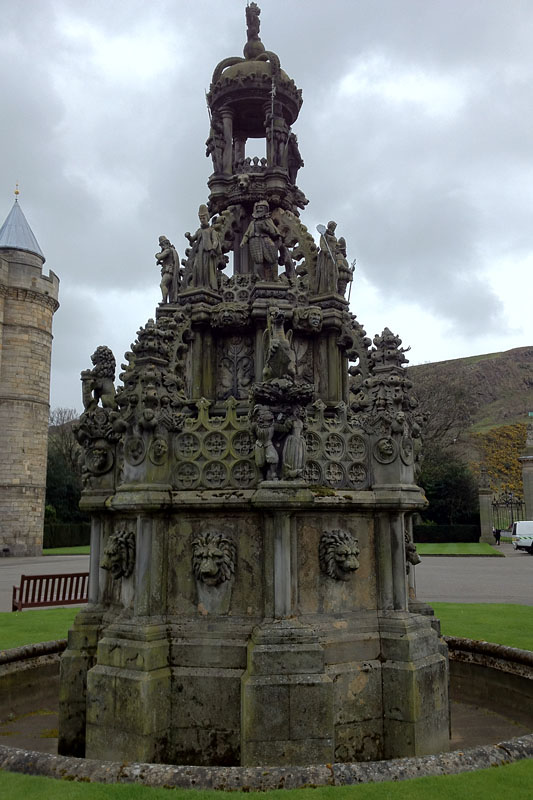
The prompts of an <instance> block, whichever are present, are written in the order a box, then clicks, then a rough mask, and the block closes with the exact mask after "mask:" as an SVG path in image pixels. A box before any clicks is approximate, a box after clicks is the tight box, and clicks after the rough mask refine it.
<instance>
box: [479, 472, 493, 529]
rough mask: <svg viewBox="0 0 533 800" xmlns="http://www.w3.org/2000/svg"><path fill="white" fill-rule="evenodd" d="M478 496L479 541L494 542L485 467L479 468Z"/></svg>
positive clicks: (490, 498)
mask: <svg viewBox="0 0 533 800" xmlns="http://www.w3.org/2000/svg"><path fill="white" fill-rule="evenodd" d="M478 497H479V527H480V529H481V535H480V537H479V541H480V542H486V543H487V544H494V536H493V535H492V527H493V525H492V489H491V488H490V484H489V476H488V473H487V470H486V468H485V467H482V468H481V475H480V478H479V489H478Z"/></svg>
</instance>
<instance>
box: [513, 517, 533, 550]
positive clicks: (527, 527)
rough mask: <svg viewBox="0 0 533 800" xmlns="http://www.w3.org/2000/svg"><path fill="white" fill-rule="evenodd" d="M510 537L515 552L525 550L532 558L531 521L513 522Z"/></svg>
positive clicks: (532, 532)
mask: <svg viewBox="0 0 533 800" xmlns="http://www.w3.org/2000/svg"><path fill="white" fill-rule="evenodd" d="M511 536H512V540H513V547H514V549H515V550H525V551H526V552H527V553H530V555H532V556H533V520H527V519H526V520H520V521H519V522H513V526H512V528H511Z"/></svg>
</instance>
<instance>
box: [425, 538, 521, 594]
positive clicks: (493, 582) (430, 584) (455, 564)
mask: <svg viewBox="0 0 533 800" xmlns="http://www.w3.org/2000/svg"><path fill="white" fill-rule="evenodd" d="M501 551H502V553H504V554H505V556H506V558H490V557H487V556H485V557H477V556H468V557H466V556H465V557H464V558H461V557H451V556H425V557H422V563H421V564H419V565H418V566H417V567H415V580H416V595H417V597H418V599H419V600H424V601H425V602H427V603H431V602H439V601H440V602H450V603H520V604H521V605H527V606H533V556H530V555H529V554H528V553H524V552H522V551H516V550H513V547H512V545H511V544H502V545H501Z"/></svg>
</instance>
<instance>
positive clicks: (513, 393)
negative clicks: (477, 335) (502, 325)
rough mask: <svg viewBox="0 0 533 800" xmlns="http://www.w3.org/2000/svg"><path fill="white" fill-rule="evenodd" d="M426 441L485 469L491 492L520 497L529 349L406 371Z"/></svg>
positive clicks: (532, 366) (531, 363) (532, 371)
mask: <svg viewBox="0 0 533 800" xmlns="http://www.w3.org/2000/svg"><path fill="white" fill-rule="evenodd" d="M409 376H410V377H411V380H412V381H413V384H414V391H415V394H417V395H418V397H419V401H420V405H421V407H422V408H423V409H424V410H425V411H427V412H428V414H429V416H430V419H429V422H428V437H429V438H434V439H435V440H439V441H440V442H441V443H442V444H443V445H444V447H445V448H449V447H453V451H454V453H455V454H456V455H459V456H460V457H461V458H463V459H464V460H465V461H467V462H469V463H470V465H471V466H472V467H473V468H474V471H478V470H479V466H480V464H484V465H485V466H487V468H488V471H489V476H490V478H491V485H492V486H493V488H494V489H511V490H512V491H515V492H519V493H521V488H522V487H521V482H522V481H521V467H520V464H519V462H518V460H517V459H518V456H519V455H521V453H522V451H523V449H524V446H525V436H526V426H527V422H528V412H529V411H533V347H517V348H514V349H513V350H507V351H505V352H502V353H487V354H485V355H479V356H470V357H468V358H457V359H453V360H450V361H438V362H435V363H430V364H419V365H416V366H412V367H409Z"/></svg>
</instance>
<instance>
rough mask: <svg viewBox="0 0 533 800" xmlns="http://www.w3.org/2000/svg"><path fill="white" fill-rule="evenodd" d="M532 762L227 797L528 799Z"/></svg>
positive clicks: (22, 787)
mask: <svg viewBox="0 0 533 800" xmlns="http://www.w3.org/2000/svg"><path fill="white" fill-rule="evenodd" d="M532 786H533V759H531V760H524V761H518V762H517V763H515V764H509V765H507V766H504V767H492V768H491V769H484V770H479V771H478V772H467V773H463V774H462V775H440V776H438V777H435V778H415V779H414V780H409V781H400V782H398V783H396V782H394V783H392V782H387V783H371V784H362V785H359V786H339V787H331V786H327V787H317V788H313V789H292V790H287V789H282V790H276V791H272V792H232V793H231V797H232V798H239V797H246V798H250V797H256V798H257V799H258V800H319V798H320V800H445V799H446V800H450V798H453V800H501V798H502V797H511V798H513V800H530V799H531V794H532V791H531V787H532ZM0 791H1V794H2V796H3V797H6V798H9V800H130V799H131V800H220V796H221V793H220V792H214V791H202V790H198V789H193V790H189V791H186V790H183V789H173V790H169V789H151V788H148V787H146V786H138V785H134V784H133V785H132V784H127V785H124V784H118V785H112V784H97V783H93V784H87V783H77V782H73V781H61V780H54V779H52V778H37V777H33V776H30V775H17V774H14V773H9V772H0Z"/></svg>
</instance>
